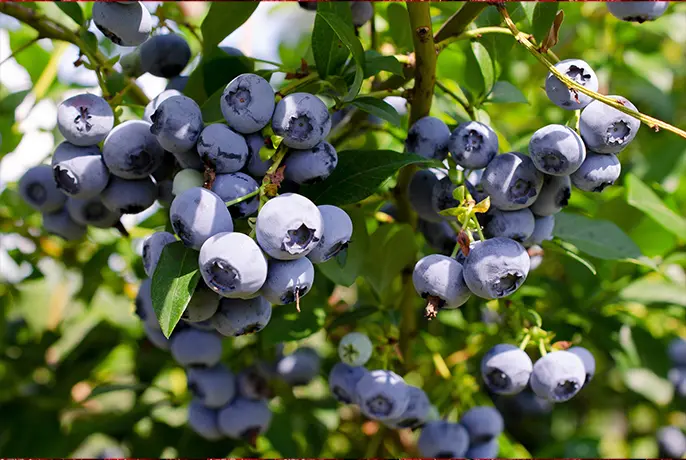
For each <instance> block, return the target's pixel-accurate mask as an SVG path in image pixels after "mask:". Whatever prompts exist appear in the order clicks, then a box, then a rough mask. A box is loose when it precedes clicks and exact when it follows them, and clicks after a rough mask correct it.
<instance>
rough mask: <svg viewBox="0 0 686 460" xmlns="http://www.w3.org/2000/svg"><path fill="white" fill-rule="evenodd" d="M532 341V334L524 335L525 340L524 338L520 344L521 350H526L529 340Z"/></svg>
mask: <svg viewBox="0 0 686 460" xmlns="http://www.w3.org/2000/svg"><path fill="white" fill-rule="evenodd" d="M530 341H531V334H527V335H525V336H524V340H522V343H520V344H519V349H520V350H525V349H526V346H527V345H529V342H530Z"/></svg>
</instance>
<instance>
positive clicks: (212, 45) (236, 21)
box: [200, 2, 259, 55]
mask: <svg viewBox="0 0 686 460" xmlns="http://www.w3.org/2000/svg"><path fill="white" fill-rule="evenodd" d="M210 5H211V6H210V10H209V11H208V12H207V16H205V19H204V20H203V21H202V25H201V26H200V30H201V31H202V39H203V54H205V55H207V54H210V53H211V52H212V51H214V50H215V49H216V48H217V45H219V42H221V41H222V40H224V39H225V38H226V37H228V36H229V35H230V34H231V32H233V31H234V30H236V29H238V28H239V27H240V26H241V25H242V24H243V23H244V22H245V21H247V20H248V18H249V17H250V15H252V13H253V11H255V8H257V5H259V2H212V3H211V4H210Z"/></svg>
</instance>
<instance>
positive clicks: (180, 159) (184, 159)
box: [170, 149, 205, 171]
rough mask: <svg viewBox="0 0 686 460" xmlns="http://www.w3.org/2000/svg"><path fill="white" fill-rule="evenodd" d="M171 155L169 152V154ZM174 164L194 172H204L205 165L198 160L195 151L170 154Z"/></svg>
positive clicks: (198, 156)
mask: <svg viewBox="0 0 686 460" xmlns="http://www.w3.org/2000/svg"><path fill="white" fill-rule="evenodd" d="M170 153H171V152H170ZM172 155H173V156H174V158H175V159H176V162H177V163H178V164H179V166H181V167H182V168H184V169H195V170H196V171H204V170H205V165H204V164H203V163H202V160H201V159H200V155H198V152H197V150H196V149H191V150H188V151H186V152H175V153H172Z"/></svg>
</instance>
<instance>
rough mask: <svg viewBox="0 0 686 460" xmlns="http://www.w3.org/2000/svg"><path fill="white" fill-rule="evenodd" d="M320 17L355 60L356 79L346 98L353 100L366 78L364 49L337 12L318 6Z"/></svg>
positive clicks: (346, 99) (318, 16) (318, 15)
mask: <svg viewBox="0 0 686 460" xmlns="http://www.w3.org/2000/svg"><path fill="white" fill-rule="evenodd" d="M320 17H321V18H322V19H324V20H325V21H326V22H327V24H329V26H330V27H331V28H332V29H333V31H334V32H335V33H336V35H337V36H338V38H339V39H340V40H341V42H343V44H344V45H345V47H346V48H348V50H350V52H351V53H352V55H353V60H354V61H355V80H354V81H353V84H352V85H351V86H350V88H349V89H348V94H347V95H346V96H345V98H344V100H345V101H352V100H353V99H354V98H355V96H357V94H358V93H359V92H360V88H361V87H362V80H363V79H364V49H363V48H362V44H361V43H360V40H359V39H358V38H357V37H356V36H355V32H353V30H352V27H351V26H350V24H349V23H345V22H344V21H343V20H342V19H341V18H340V17H339V16H337V15H336V14H335V13H331V12H328V11H324V10H323V8H317V18H320Z"/></svg>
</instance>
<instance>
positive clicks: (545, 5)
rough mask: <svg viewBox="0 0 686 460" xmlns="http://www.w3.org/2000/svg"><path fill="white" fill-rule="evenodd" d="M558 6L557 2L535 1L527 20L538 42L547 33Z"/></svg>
mask: <svg viewBox="0 0 686 460" xmlns="http://www.w3.org/2000/svg"><path fill="white" fill-rule="evenodd" d="M559 8H560V4H559V2H541V1H539V2H536V4H535V6H534V8H533V11H532V13H531V16H530V18H529V20H530V22H531V27H532V33H533V36H534V38H535V39H536V41H537V42H538V43H541V42H542V41H543V39H544V38H545V37H546V36H547V35H548V32H549V31H550V27H551V26H552V25H553V21H554V20H555V15H556V14H557V10H558V9H559Z"/></svg>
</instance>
